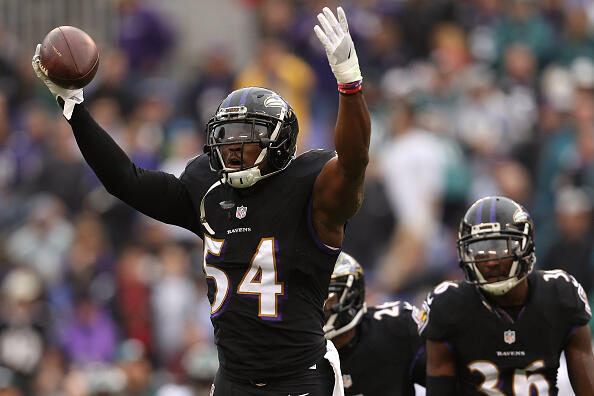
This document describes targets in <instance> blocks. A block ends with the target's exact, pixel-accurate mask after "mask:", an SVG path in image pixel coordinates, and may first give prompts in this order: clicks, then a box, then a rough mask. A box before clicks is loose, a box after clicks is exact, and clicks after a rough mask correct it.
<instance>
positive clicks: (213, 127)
mask: <svg viewBox="0 0 594 396" xmlns="http://www.w3.org/2000/svg"><path fill="white" fill-rule="evenodd" d="M298 133H299V124H298V123H297V117H296V115H295V112H294V111H293V108H292V107H291V106H290V105H289V104H288V103H287V102H286V101H285V100H284V99H283V98H282V97H281V96H280V95H279V94H277V93H276V92H273V91H271V90H269V89H266V88H260V87H247V88H241V89H238V90H236V91H233V92H231V93H230V94H229V95H228V96H227V97H226V98H225V99H224V100H223V101H222V102H221V104H220V105H219V107H218V108H217V111H216V114H215V115H214V117H212V118H211V119H210V121H209V122H208V123H207V125H206V145H205V148H204V149H205V152H206V153H208V155H209V157H210V167H211V169H212V170H214V171H217V172H219V173H220V175H221V181H222V182H223V183H227V184H229V185H230V186H232V187H236V188H246V187H250V186H252V185H254V183H256V182H257V181H258V180H261V179H264V178H266V177H269V176H272V175H274V174H276V173H278V172H280V171H282V170H283V169H285V168H286V167H287V166H288V165H289V164H290V163H291V161H292V160H293V158H295V151H296V149H297V134H298ZM246 144H252V145H253V144H257V145H259V147H260V149H261V151H260V154H259V155H258V157H257V159H256V161H255V162H254V163H253V164H247V165H246V164H244V147H245V145H246ZM226 145H241V146H240V147H241V153H240V156H241V157H240V158H241V165H240V166H238V167H230V166H229V164H225V161H224V159H223V155H222V152H221V148H222V147H223V146H226Z"/></svg>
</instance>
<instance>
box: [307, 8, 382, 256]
mask: <svg viewBox="0 0 594 396" xmlns="http://www.w3.org/2000/svg"><path fill="white" fill-rule="evenodd" d="M337 14H338V19H336V17H335V16H334V14H333V13H332V11H330V9H328V8H327V7H325V8H324V10H323V13H321V14H319V15H318V20H319V22H320V25H321V26H322V27H321V28H320V26H316V27H315V28H314V31H315V33H316V35H317V36H318V38H319V39H320V41H321V42H322V44H323V45H324V48H325V50H326V54H327V55H328V61H329V63H330V66H331V68H332V71H333V72H334V75H335V76H336V80H337V82H338V90H339V92H340V99H339V105H338V118H337V121H336V129H335V132H334V145H335V147H336V152H337V154H338V156H337V157H335V158H333V159H332V160H330V161H329V162H328V163H327V164H326V165H325V166H324V168H323V169H322V171H321V172H320V174H319V175H318V177H317V179H316V182H315V184H314V190H313V196H312V223H313V227H314V229H315V231H316V233H317V235H318V237H319V238H320V239H321V241H322V242H324V243H325V244H327V245H329V246H333V247H339V246H340V245H341V243H342V238H343V230H344V224H345V222H346V221H347V220H348V219H349V218H350V217H351V216H353V215H354V214H355V213H356V212H357V210H358V209H359V207H360V206H361V203H362V202H363V182H364V179H365V168H366V167H367V163H368V162H369V136H370V133H371V127H370V121H369V111H368V110H367V104H366V103H365V99H364V97H363V93H362V92H361V82H362V77H361V72H360V70H359V61H358V59H357V53H356V52H355V47H354V45H353V40H352V39H351V35H350V33H349V30H348V24H347V20H346V16H345V14H344V11H343V10H342V8H341V7H338V9H337Z"/></svg>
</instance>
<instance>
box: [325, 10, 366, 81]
mask: <svg viewBox="0 0 594 396" xmlns="http://www.w3.org/2000/svg"><path fill="white" fill-rule="evenodd" d="M322 11H323V13H319V14H318V21H319V22H320V25H322V28H323V29H324V30H322V28H320V26H318V25H316V26H315V27H314V32H315V33H316V36H318V39H319V40H320V41H321V42H322V45H323V46H324V49H325V50H326V55H328V62H329V63H330V67H331V68H332V72H334V76H336V81H338V82H339V83H341V84H347V83H352V82H355V81H360V80H362V78H363V77H361V70H359V59H358V58H357V53H356V52H355V45H354V44H353V39H351V34H350V33H349V25H348V23H347V20H346V15H345V14H344V10H343V9H342V7H338V8H337V9H336V13H337V15H338V20H337V19H336V17H335V16H334V14H333V13H332V11H330V9H329V8H328V7H324V9H323V10H322ZM339 21H340V22H339Z"/></svg>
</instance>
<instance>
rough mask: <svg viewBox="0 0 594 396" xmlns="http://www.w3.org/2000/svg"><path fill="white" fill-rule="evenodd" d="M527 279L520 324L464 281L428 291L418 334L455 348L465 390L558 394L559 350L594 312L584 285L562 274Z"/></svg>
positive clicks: (537, 273)
mask: <svg viewBox="0 0 594 396" xmlns="http://www.w3.org/2000/svg"><path fill="white" fill-rule="evenodd" d="M528 283H529V294H528V299H527V302H526V304H525V305H524V307H523V308H522V311H520V313H519V316H518V317H517V320H515V321H514V320H512V319H511V317H510V316H509V315H507V314H506V313H505V312H504V311H502V310H501V309H500V308H497V307H493V306H492V305H490V304H488V303H487V302H486V300H485V299H484V298H482V297H481V295H480V294H479V293H480V292H479V291H478V289H477V288H476V287H475V286H473V285H471V284H468V283H466V282H464V281H457V282H443V283H441V284H440V285H438V286H437V287H436V288H435V289H434V290H433V292H431V293H429V295H428V296H427V299H426V301H425V303H424V305H423V309H424V311H425V312H424V314H423V315H422V316H423V322H422V323H421V326H420V327H419V328H420V331H421V334H422V335H423V336H425V337H427V338H428V339H430V340H434V341H440V342H446V343H447V344H448V345H449V347H450V348H451V349H452V350H453V352H454V355H455V362H456V372H457V374H458V382H459V388H460V394H462V395H485V394H488V395H529V394H530V395H532V394H535V395H539V396H543V395H557V392H558V390H557V386H556V382H557V369H558V368H559V357H560V354H561V352H562V350H563V349H564V347H565V345H566V343H567V340H568V338H569V336H570V335H571V333H572V330H573V329H574V328H575V327H577V326H583V325H585V324H587V323H588V322H589V320H590V318H591V316H592V314H591V311H590V307H589V306H588V302H587V298H586V294H585V293H584V290H583V289H582V287H581V286H580V285H579V283H578V282H577V281H576V280H575V279H574V278H573V277H572V276H571V275H569V274H567V273H566V272H564V271H561V270H555V271H535V272H533V273H531V274H530V275H529V276H528ZM531 392H532V393H531ZM534 392H535V393H534Z"/></svg>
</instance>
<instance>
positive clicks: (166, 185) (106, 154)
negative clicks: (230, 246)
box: [69, 104, 200, 233]
mask: <svg viewBox="0 0 594 396" xmlns="http://www.w3.org/2000/svg"><path fill="white" fill-rule="evenodd" d="M69 122H70V125H71V126H72V130H73V131H74V137H75V138H76V143H77V144H78V147H79V148H80V151H81V152H82V155H83V157H84V158H85V160H86V161H87V163H88V164H89V166H90V167H91V168H92V169H93V171H94V172H95V174H96V175H97V177H98V178H99V180H101V183H103V185H104V186H105V188H106V189H107V191H108V192H109V193H110V194H112V195H114V196H115V197H117V198H119V199H121V200H122V201H124V202H125V203H127V204H128V205H130V206H132V207H133V208H134V209H136V210H138V211H140V212H142V213H144V214H145V215H147V216H150V217H152V218H154V219H156V220H160V221H163V222H165V223H169V224H174V225H178V226H180V227H184V228H186V229H188V230H190V231H193V232H195V233H199V231H200V224H199V221H198V219H199V216H198V214H197V213H196V209H195V208H194V205H193V204H192V200H191V198H190V195H189V194H188V191H187V190H186V188H185V187H184V185H183V184H182V182H181V181H180V180H179V179H178V178H176V177H175V176H174V175H172V174H169V173H165V172H159V171H152V170H147V169H143V168H139V167H137V166H136V165H135V164H134V163H133V162H132V161H131V160H130V158H128V156H127V155H126V153H124V151H123V150H122V149H121V148H120V147H119V146H118V145H117V144H116V142H115V141H114V140H113V139H112V138H111V137H110V136H109V134H107V132H105V131H104V130H103V128H101V126H99V124H97V122H95V120H94V119H93V118H92V117H91V115H90V114H89V112H88V111H87V109H86V107H85V106H84V105H82V104H80V105H76V106H75V107H74V113H73V115H72V118H71V119H70V121H69Z"/></svg>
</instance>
